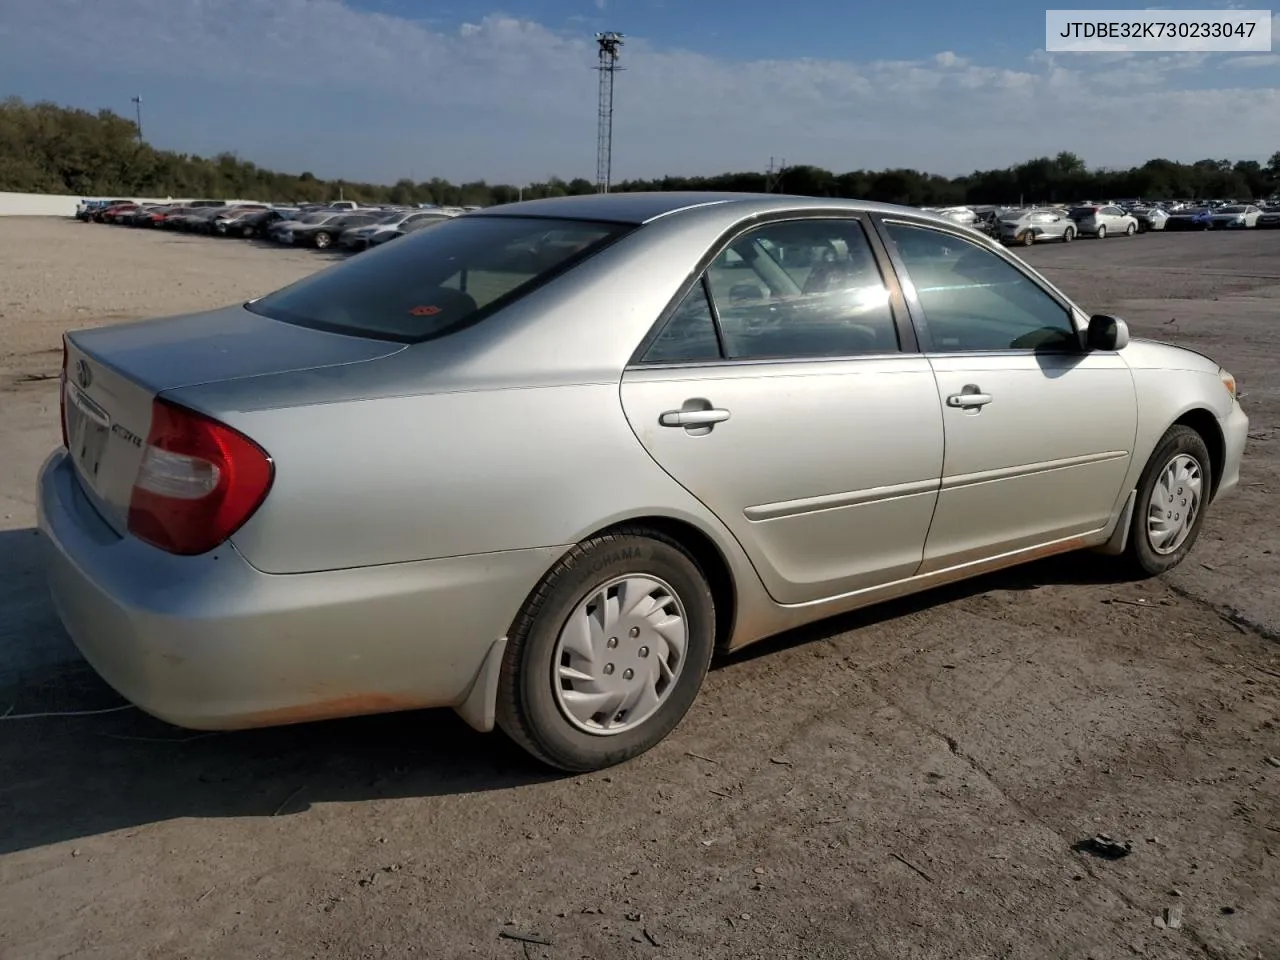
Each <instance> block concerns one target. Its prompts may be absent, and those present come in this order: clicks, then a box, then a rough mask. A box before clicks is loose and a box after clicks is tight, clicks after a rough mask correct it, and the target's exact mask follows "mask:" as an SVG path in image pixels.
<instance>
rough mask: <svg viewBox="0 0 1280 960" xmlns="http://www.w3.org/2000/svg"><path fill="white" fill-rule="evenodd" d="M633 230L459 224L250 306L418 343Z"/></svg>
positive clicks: (526, 220) (535, 222) (507, 221)
mask: <svg viewBox="0 0 1280 960" xmlns="http://www.w3.org/2000/svg"><path fill="white" fill-rule="evenodd" d="M629 229H631V228H630V227H629V226H628V225H625V224H616V223H599V222H594V221H585V220H583V221H575V220H548V219H543V218H535V217H459V218H456V219H452V220H450V221H449V222H447V223H442V224H440V225H439V226H437V227H435V228H434V229H432V230H421V231H416V232H414V233H412V234H409V235H407V236H406V237H405V238H404V239H401V240H399V241H397V242H396V243H391V244H386V245H385V246H382V247H380V248H378V249H376V250H374V251H372V252H370V253H366V254H362V255H361V256H360V257H358V258H356V259H354V260H349V261H346V262H345V263H342V264H339V265H338V266H336V267H333V268H331V269H329V270H325V271H322V272H321V273H317V274H313V275H311V276H309V277H306V278H304V279H302V280H300V281H298V282H297V283H295V284H293V285H291V286H288V287H285V288H284V289H283V290H278V291H276V292H275V293H270V294H268V295H267V296H265V297H262V298H261V299H259V300H255V301H253V302H251V303H248V304H246V307H247V308H248V309H249V310H252V311H253V312H254V313H259V314H262V315H263V316H266V317H271V318H273V319H276V320H282V321H285V322H287V323H296V324H300V325H302V326H310V327H317V328H319V329H324V330H335V331H337V332H339V333H350V334H355V335H357V336H368V337H379V338H382V339H389V340H401V341H406V342H414V341H419V340H427V339H431V338H433V337H439V336H443V335H445V334H448V333H451V332H453V331H454V330H458V329H461V328H462V327H465V326H470V325H471V324H472V323H475V322H477V321H479V320H481V319H483V318H484V317H485V316H488V315H489V314H490V313H493V312H494V311H496V310H498V309H500V308H502V307H504V306H506V305H507V304H509V303H512V302H514V301H515V300H518V299H519V298H520V297H522V296H524V295H525V294H527V293H529V292H530V291H532V290H533V289H535V288H536V287H538V286H540V285H541V284H543V283H545V282H546V281H548V280H550V279H551V278H553V277H554V276H556V275H558V274H559V273H561V272H563V271H564V270H566V269H568V268H569V267H571V266H573V265H575V264H577V263H578V262H580V261H581V260H583V259H585V258H586V257H588V256H590V255H591V254H593V253H595V252H596V251H597V250H599V249H601V248H602V247H604V246H605V245H607V244H608V243H610V242H612V241H613V240H615V239H617V238H618V237H620V236H622V235H623V234H624V233H625V232H627V231H628V230H629Z"/></svg>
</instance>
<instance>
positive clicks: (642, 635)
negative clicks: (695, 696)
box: [551, 575, 688, 735]
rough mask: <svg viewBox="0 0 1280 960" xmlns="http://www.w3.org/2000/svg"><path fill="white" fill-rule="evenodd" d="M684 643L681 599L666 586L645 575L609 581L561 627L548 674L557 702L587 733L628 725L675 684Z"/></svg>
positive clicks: (641, 717)
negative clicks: (550, 673)
mask: <svg viewBox="0 0 1280 960" xmlns="http://www.w3.org/2000/svg"><path fill="white" fill-rule="evenodd" d="M687 645H688V623H687V618H686V616H685V611H684V605H683V604H682V603H681V602H680V598H679V597H678V596H676V593H675V591H674V590H672V589H671V587H670V586H668V585H667V584H666V583H664V582H662V581H661V580H659V579H658V578H657V577H650V576H640V575H631V576H626V577H619V578H617V579H616V580H611V581H609V582H608V583H606V584H605V585H604V586H602V587H599V588H597V589H595V590H593V591H592V592H591V593H589V594H588V595H587V597H586V599H584V600H583V601H582V602H581V603H579V604H578V606H577V607H575V608H574V610H573V613H571V614H570V615H569V619H568V620H567V621H566V622H565V625H564V628H563V629H562V630H561V631H560V637H559V639H558V640H557V641H556V650H555V659H554V661H553V665H552V675H551V685H552V689H553V690H554V691H555V697H556V705H557V706H558V707H559V708H560V712H561V713H562V714H564V717H565V719H566V720H568V721H569V722H570V723H571V724H573V725H574V726H575V727H577V728H578V729H579V730H584V731H586V732H587V733H593V734H598V735H608V734H615V733H622V732H624V731H626V730H631V729H633V728H635V727H637V726H639V725H640V724H642V723H644V722H645V720H647V719H649V717H651V716H653V714H654V713H655V712H656V711H657V710H658V708H659V707H661V706H662V704H663V703H665V702H666V700H667V698H668V697H669V696H670V695H671V691H672V690H673V689H675V685H676V680H677V679H679V677H680V671H681V670H682V669H683V668H684V661H685V650H686V647H687Z"/></svg>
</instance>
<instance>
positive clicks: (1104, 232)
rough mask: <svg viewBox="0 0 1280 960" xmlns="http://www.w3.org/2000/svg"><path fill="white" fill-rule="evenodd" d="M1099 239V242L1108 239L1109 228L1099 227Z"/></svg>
mask: <svg viewBox="0 0 1280 960" xmlns="http://www.w3.org/2000/svg"><path fill="white" fill-rule="evenodd" d="M1098 239H1099V240H1105V239H1107V228H1106V227H1105V226H1102V225H1099V226H1098Z"/></svg>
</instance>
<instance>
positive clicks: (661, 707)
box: [497, 528, 715, 772]
mask: <svg viewBox="0 0 1280 960" xmlns="http://www.w3.org/2000/svg"><path fill="white" fill-rule="evenodd" d="M714 645H715V604H714V602H713V600H712V597H711V590H710V587H708V585H707V581H706V577H705V576H704V575H703V573H702V571H701V570H700V569H699V567H698V564H697V563H696V562H695V561H694V559H693V558H692V557H691V556H690V555H689V554H688V553H687V552H686V551H685V550H684V549H683V548H682V547H681V546H680V545H679V544H678V543H676V542H675V541H674V540H671V539H669V538H668V537H665V536H663V535H662V534H659V533H657V532H654V531H650V530H646V529H642V528H632V529H623V530H620V531H618V532H616V533H612V534H605V535H603V536H599V537H594V538H592V539H591V540H588V541H586V542H584V543H581V544H579V545H578V546H576V547H574V548H573V549H572V550H571V551H570V552H569V553H568V554H567V555H566V556H565V557H564V559H562V560H561V561H560V562H559V563H558V564H556V566H555V567H554V568H553V569H552V570H551V572H550V573H548V574H547V575H546V576H545V577H544V578H543V579H542V582H541V583H540V584H539V585H538V587H537V589H535V590H534V592H533V594H532V595H531V596H530V597H529V599H528V600H527V601H526V602H525V605H524V608H523V609H522V610H521V611H520V614H519V615H518V616H517V617H516V622H515V625H514V626H513V628H512V631H511V635H510V637H509V638H508V641H507V650H506V655H505V657H504V659H503V664H502V675H501V678H500V680H499V683H498V702H497V721H498V726H499V727H500V728H501V729H502V730H503V731H504V732H505V733H506V734H507V735H508V736H509V737H511V738H512V739H513V740H515V741H516V743H518V744H520V746H522V747H524V748H525V749H526V750H527V751H529V753H531V754H533V755H534V756H535V757H537V758H538V759H539V760H541V761H542V762H544V763H546V764H549V765H550V766H553V767H557V768H559V769H561V770H567V771H571V772H583V771H588V770H599V769H602V768H604V767H609V766H612V765H614V764H617V763H621V762H623V761H625V760H629V759H631V758H632V757H635V756H638V755H639V754H641V753H644V752H645V751H646V750H649V749H650V748H651V747H653V746H655V745H656V744H658V743H659V742H660V741H662V740H663V739H664V738H665V737H666V736H667V735H668V734H669V733H670V732H671V731H672V730H673V729H675V727H676V725H677V724H678V723H679V722H680V720H681V719H682V718H683V717H684V715H685V713H686V712H687V711H688V709H689V707H690V705H691V704H692V703H693V700H694V698H695V697H696V696H697V694H698V690H699V688H700V687H701V686H702V679H703V677H704V676H705V675H706V672H707V667H708V665H709V664H710V662H711V654H712V650H713V647H714Z"/></svg>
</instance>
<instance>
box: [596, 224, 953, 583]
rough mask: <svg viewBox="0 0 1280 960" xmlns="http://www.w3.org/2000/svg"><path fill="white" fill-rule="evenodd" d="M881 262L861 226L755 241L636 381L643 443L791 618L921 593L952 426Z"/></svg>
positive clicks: (743, 239)
mask: <svg viewBox="0 0 1280 960" xmlns="http://www.w3.org/2000/svg"><path fill="white" fill-rule="evenodd" d="M877 250H878V251H879V253H880V256H881V257H882V256H883V247H882V246H881V245H880V243H879V240H878V239H877V238H874V233H873V232H869V231H868V229H867V228H866V226H865V225H864V223H863V221H862V220H861V218H859V217H855V216H846V217H822V218H812V217H808V218H799V219H784V220H778V221H773V222H768V223H764V224H762V225H757V226H754V227H752V228H749V229H746V230H745V231H743V232H741V233H739V234H737V235H736V236H733V237H731V238H729V239H728V240H727V241H726V242H725V243H724V244H723V245H722V247H721V248H719V252H718V253H717V254H716V255H715V256H714V259H712V260H711V262H710V265H709V266H708V267H707V269H706V270H705V271H702V272H701V273H699V274H698V275H697V276H696V279H691V280H690V281H689V285H688V286H687V288H686V291H685V292H684V293H683V295H682V296H681V297H679V298H677V302H676V304H675V305H674V306H673V308H672V309H671V310H670V311H669V312H668V315H667V316H666V317H665V318H664V319H663V321H662V322H660V323H659V324H658V325H657V326H656V327H655V329H654V331H653V333H651V335H650V337H649V338H648V340H647V341H646V342H645V343H644V344H642V345H641V347H640V349H639V350H638V351H637V354H636V358H635V362H633V363H632V364H631V366H630V367H629V369H628V370H627V371H626V373H625V375H624V377H623V380H622V385H621V397H622V404H623V408H624V410H625V412H626V415H627V418H628V420H629V421H630V423H631V426H632V429H633V430H634V431H635V434H636V436H637V437H638V438H639V440H640V442H641V443H642V444H643V445H644V446H645V448H646V449H647V450H648V451H649V453H650V455H651V456H652V457H653V458H654V460H656V461H657V462H658V464H660V465H661V466H662V468H663V469H664V470H666V471H667V473H668V474H670V475H671V476H672V477H673V478H675V480H677V481H678V482H679V483H680V484H682V485H683V486H684V487H685V488H686V489H688V490H689V491H690V492H691V493H692V494H693V495H694V496H695V497H697V498H698V499H699V500H700V501H701V502H702V503H703V504H705V505H706V507H707V508H708V509H710V510H711V511H712V512H713V513H715V515H716V516H717V517H718V518H719V519H720V520H721V522H723V523H724V525H725V526H726V527H727V528H728V529H729V530H730V531H731V532H732V533H733V535H734V536H735V537H736V538H737V539H738V541H739V542H740V543H741V545H742V547H743V549H744V551H745V552H746V553H747V555H748V556H749V557H750V559H751V561H752V563H753V564H754V566H755V568H756V570H757V572H758V573H759V574H760V577H761V580H762V581H763V583H764V585H765V587H766V589H767V590H768V591H769V593H770V594H771V595H772V596H773V598H774V599H775V600H777V601H778V602H780V603H787V604H796V603H806V602H810V601H814V600H819V599H822V598H825V597H831V596H836V595H840V594H847V593H852V592H855V591H858V590H861V589H864V588H869V587H873V586H877V585H880V584H883V583H887V582H891V581H894V580H899V579H902V578H905V577H909V576H911V575H912V574H914V573H915V571H916V569H917V568H918V567H919V565H920V561H921V557H922V555H923V550H924V542H925V536H926V534H927V532H928V529H929V521H930V519H931V517H932V516H933V509H934V504H935V501H936V499H937V490H938V484H939V481H940V478H941V471H942V413H941V409H940V407H939V405H938V396H937V387H936V385H935V383H934V377H933V371H932V369H931V368H930V366H929V363H928V361H927V360H926V359H925V358H924V357H923V356H922V355H921V354H920V353H919V351H918V349H917V347H916V344H915V341H914V334H913V333H912V331H911V327H910V324H909V321H908V317H907V314H906V311H905V307H904V305H903V302H902V299H901V293H900V291H898V290H897V287H896V284H895V283H894V282H893V280H892V273H891V272H888V271H886V273H887V277H886V273H882V271H881V263H880V262H878V259H877V255H876V252H875V251H877ZM709 253H715V251H709Z"/></svg>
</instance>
